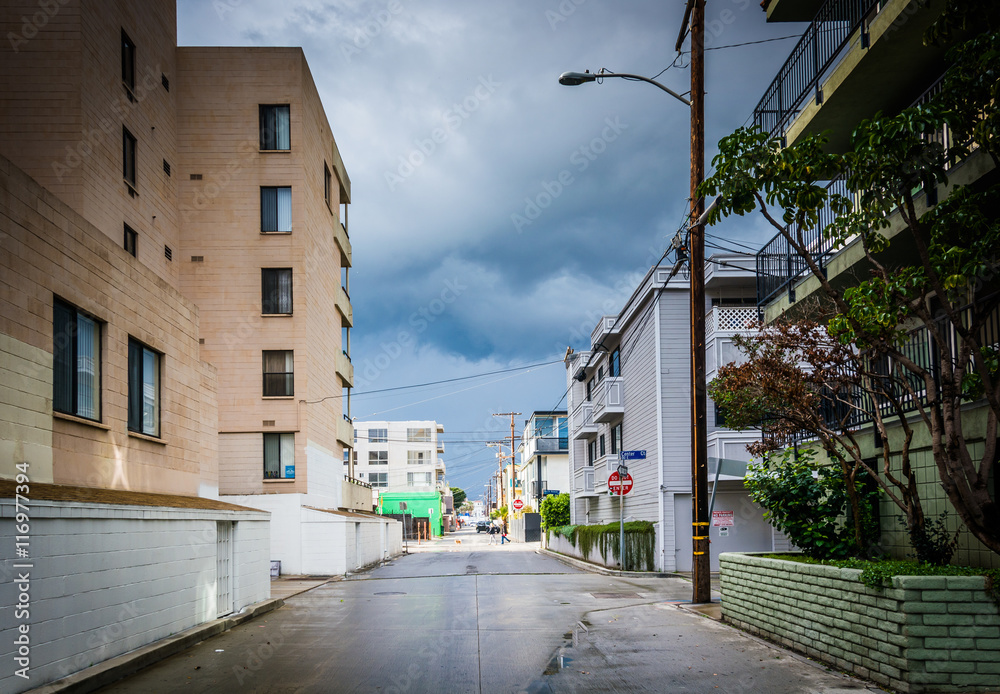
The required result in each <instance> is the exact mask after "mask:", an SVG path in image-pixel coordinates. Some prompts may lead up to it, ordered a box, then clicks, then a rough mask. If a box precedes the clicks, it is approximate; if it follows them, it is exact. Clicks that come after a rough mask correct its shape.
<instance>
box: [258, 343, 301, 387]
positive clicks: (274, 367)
mask: <svg viewBox="0 0 1000 694" xmlns="http://www.w3.org/2000/svg"><path fill="white" fill-rule="evenodd" d="M292 354H293V353H292V350H290V349H288V350H265V351H264V397H289V396H292V395H295V373H294V369H293V367H292V363H293V358H292Z"/></svg>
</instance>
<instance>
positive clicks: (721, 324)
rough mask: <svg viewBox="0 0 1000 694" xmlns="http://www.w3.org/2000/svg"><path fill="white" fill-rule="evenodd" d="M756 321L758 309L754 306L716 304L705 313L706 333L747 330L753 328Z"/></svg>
mask: <svg viewBox="0 0 1000 694" xmlns="http://www.w3.org/2000/svg"><path fill="white" fill-rule="evenodd" d="M756 321H757V309H756V308H754V307H752V306H738V307H734V308H728V307H725V306H716V307H715V308H713V309H712V310H711V311H709V312H708V313H707V314H706V315H705V335H706V336H708V335H711V334H712V333H715V332H731V333H735V332H745V331H748V330H751V329H752V327H753V324H754V323H755V322H756ZM706 339H707V337H706Z"/></svg>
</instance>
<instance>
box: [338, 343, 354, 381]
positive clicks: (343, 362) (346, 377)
mask: <svg viewBox="0 0 1000 694" xmlns="http://www.w3.org/2000/svg"><path fill="white" fill-rule="evenodd" d="M334 362H335V368H336V369H337V375H338V376H340V380H341V381H342V382H343V384H344V388H353V387H354V365H353V364H351V355H349V354H348V353H347V352H345V351H343V350H341V351H340V352H339V353H338V354H336V355H335V356H334Z"/></svg>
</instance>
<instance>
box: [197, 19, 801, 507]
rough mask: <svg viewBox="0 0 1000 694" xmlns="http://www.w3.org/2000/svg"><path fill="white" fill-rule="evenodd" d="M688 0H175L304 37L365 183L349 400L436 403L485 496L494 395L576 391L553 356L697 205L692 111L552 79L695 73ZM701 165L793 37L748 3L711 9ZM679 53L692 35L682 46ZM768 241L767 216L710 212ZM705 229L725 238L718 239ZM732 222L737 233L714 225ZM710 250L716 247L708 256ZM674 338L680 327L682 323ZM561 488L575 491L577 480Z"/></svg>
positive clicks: (239, 38) (550, 404) (498, 405)
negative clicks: (684, 24)
mask: <svg viewBox="0 0 1000 694" xmlns="http://www.w3.org/2000/svg"><path fill="white" fill-rule="evenodd" d="M683 7H684V2H683V0H670V1H669V2H664V1H663V0H635V1H625V2H608V1H606V0H605V1H604V2H599V1H598V0H561V1H560V0H505V1H503V2H497V1H494V2H474V1H468V0H467V1H465V2H454V0H420V1H418V0H375V1H373V2H368V1H366V0H332V1H326V2H322V1H319V0H313V1H299V0H286V2H284V3H274V2H270V1H266V0H212V1H209V0H179V2H178V18H177V19H178V22H177V24H178V41H179V43H180V44H181V45H222V46H228V45H235V46H301V47H302V48H303V49H304V51H305V55H306V58H307V59H308V61H309V66H310V69H311V70H312V75H313V79H314V80H315V81H316V85H317V87H318V89H319V94H320V96H321V98H322V100H323V105H324V107H325V109H326V113H327V117H328V119H329V121H330V125H331V127H332V129H333V133H334V137H335V138H336V140H337V144H338V146H339V148H340V152H341V154H342V155H343V159H344V163H345V165H346V167H347V171H348V174H349V175H350V177H351V182H352V200H353V204H352V205H351V207H350V211H349V231H350V236H351V243H352V245H353V254H354V255H353V258H354V268H353V269H352V270H351V302H352V304H353V307H354V317H355V328H354V330H353V332H352V350H351V351H352V359H353V363H354V366H355V377H356V379H357V383H356V389H355V393H356V395H355V396H354V398H353V402H352V414H353V415H354V416H355V417H356V418H357V420H358V421H364V420H366V419H433V420H437V421H438V422H440V423H442V424H443V425H444V427H445V430H446V432H447V434H446V441H447V443H446V454H445V456H444V459H445V462H446V464H447V469H448V480H449V482H450V484H451V485H452V486H458V487H462V488H464V489H466V491H467V492H468V494H469V496H470V497H472V498H477V497H479V496H480V495H481V493H482V492H483V485H485V483H486V480H487V478H488V476H489V474H490V473H491V472H492V471H494V470H495V469H496V457H495V451H494V450H493V449H489V448H486V447H485V446H484V445H483V443H482V441H484V440H486V439H495V438H497V437H499V436H500V435H501V433H502V432H503V431H504V430H506V431H507V432H508V434H509V422H508V421H507V420H504V421H501V418H497V417H493V416H492V415H493V414H494V413H497V412H509V411H514V412H521V413H522V415H521V416H519V417H518V418H517V430H518V435H520V430H521V428H522V426H523V422H524V420H525V419H527V417H528V416H529V415H530V413H531V412H532V411H533V410H548V409H553V408H554V407H556V406H560V407H565V401H564V400H562V399H561V396H562V395H563V393H564V392H565V389H566V375H565V370H564V368H563V366H562V364H561V363H557V364H550V365H548V366H542V367H538V368H537V369H532V370H527V371H524V370H521V371H512V372H509V373H500V374H495V375H492V376H487V377H483V378H479V379H474V380H463V381H456V382H453V383H447V384H441V385H438V386H433V387H423V388H411V389H404V390H397V391H390V392H388V393H381V394H372V395H368V396H365V395H364V392H365V391H373V390H381V389H388V388H395V387H398V386H405V385H410V384H418V383H426V382H429V381H438V380H444V379H454V378H460V377H464V376H469V375H474V374H480V373H486V372H491V371H500V370H504V369H509V368H512V367H518V366H522V365H528V364H535V363H542V362H552V361H557V360H560V359H561V358H562V356H563V354H564V353H565V350H566V347H567V346H572V347H573V348H574V349H576V350H580V349H586V348H587V347H588V346H589V345H588V342H589V335H590V331H591V330H592V329H593V327H594V326H595V325H596V322H597V319H598V317H599V316H600V315H601V314H604V313H617V311H618V309H619V308H620V307H621V305H622V303H623V302H624V300H625V299H627V298H628V295H629V294H630V293H631V292H632V290H633V289H634V287H635V285H636V283H637V282H638V280H639V279H640V278H641V277H642V275H643V274H644V273H645V271H646V270H647V269H648V268H649V266H650V265H651V264H652V263H653V262H654V261H656V259H657V258H658V257H659V256H660V254H661V253H662V252H663V250H664V249H665V247H666V244H667V243H668V239H669V237H671V236H673V234H674V232H675V231H676V230H677V229H678V227H679V226H680V225H681V223H682V220H683V217H684V215H685V212H686V209H687V204H688V201H687V196H688V187H689V184H688V181H689V161H690V159H689V154H688V147H689V127H690V125H689V114H688V110H687V108H686V107H685V106H684V105H683V104H682V103H680V102H679V101H676V100H675V99H673V98H672V97H670V96H669V95H667V94H666V93H664V92H662V91H660V90H658V89H656V88H655V87H653V86H652V85H648V84H643V83H636V82H627V81H625V80H621V79H609V80H606V81H605V82H604V83H603V84H601V85H597V84H586V85H582V86H578V87H564V86H561V85H559V83H558V81H557V78H558V76H559V75H560V74H561V73H562V72H564V71H567V70H573V71H583V70H586V69H589V70H591V71H592V72H593V71H596V70H598V69H600V68H607V69H608V70H611V71H614V72H628V73H634V74H640V75H645V76H649V77H652V76H654V75H657V74H658V73H660V72H661V71H663V70H664V69H666V68H669V69H667V70H666V72H663V74H662V75H660V76H659V77H658V78H657V79H658V80H659V81H661V82H662V83H664V84H665V85H667V86H668V87H670V88H672V89H673V90H674V91H676V92H681V93H683V92H687V91H688V89H689V81H690V72H689V70H688V69H687V65H688V63H689V60H688V56H687V55H682V56H680V57H679V58H678V56H677V55H676V53H675V52H674V45H675V43H676V39H677V33H678V29H679V27H680V23H681V21H682V19H683ZM706 20H707V21H706V28H707V41H706V46H707V47H708V48H710V49H712V48H717V50H709V51H707V53H706V91H707V92H708V94H707V97H706V142H707V146H708V152H707V155H706V162H710V161H711V157H712V155H713V154H714V149H715V147H714V145H715V142H717V141H718V140H719V138H720V137H722V136H723V135H725V134H728V133H730V132H732V131H733V130H735V129H736V128H738V127H740V126H741V125H743V124H744V123H745V122H746V121H747V118H748V116H749V115H750V114H751V112H752V110H753V107H754V105H755V104H756V103H757V101H758V100H759V98H760V96H761V94H762V93H763V91H764V90H765V88H766V87H767V86H768V84H769V83H770V82H771V80H772V79H773V78H774V75H775V74H776V72H777V70H778V68H779V67H780V66H781V64H782V63H783V62H784V60H785V59H786V57H787V55H788V53H789V51H790V50H791V48H792V47H793V46H794V44H795V40H794V39H786V40H778V41H771V42H765V43H757V44H751V45H744V46H740V47H732V48H723V47H724V46H732V45H733V44H741V43H746V42H751V41H761V40H763V39H769V38H777V37H783V36H788V35H792V34H796V33H797V32H798V31H801V26H800V25H788V24H784V25H782V24H777V25H767V24H765V22H764V13H763V11H762V10H761V9H760V7H759V5H758V3H757V2H756V1H755V0H713V1H712V2H709V3H708V7H707V10H706ZM685 50H686V47H685ZM710 233H711V234H712V235H713V237H714V239H715V242H716V243H718V244H720V245H722V246H734V245H735V243H734V242H738V243H742V244H749V245H751V246H754V247H757V246H759V245H761V244H762V243H763V242H764V241H766V240H767V239H768V238H770V236H771V235H772V234H770V233H769V232H768V231H767V230H766V229H765V228H764V226H763V224H762V223H760V222H759V221H758V220H757V219H756V218H755V217H749V218H746V219H742V220H736V221H732V222H726V223H724V224H722V225H719V226H716V227H714V228H713V229H711V230H710ZM710 238H712V237H710ZM723 238H724V239H728V241H722V240H720V239H723ZM713 250H714V249H713V248H711V247H710V248H708V249H707V252H708V253H709V254H711V253H712V252H713ZM678 339H685V340H686V339H687V337H685V336H678ZM562 491H568V490H562Z"/></svg>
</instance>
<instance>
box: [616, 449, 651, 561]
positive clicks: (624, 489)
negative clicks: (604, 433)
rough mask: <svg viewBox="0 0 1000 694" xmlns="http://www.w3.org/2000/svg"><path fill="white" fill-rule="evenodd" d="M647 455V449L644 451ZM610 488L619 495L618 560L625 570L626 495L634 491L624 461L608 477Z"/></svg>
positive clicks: (630, 476)
mask: <svg viewBox="0 0 1000 694" xmlns="http://www.w3.org/2000/svg"><path fill="white" fill-rule="evenodd" d="M642 453H643V455H645V453H646V452H645V451H642ZM608 490H609V491H610V492H611V493H612V494H617V495H618V561H619V562H620V563H621V567H622V571H624V570H625V495H626V494H628V493H629V492H630V491H632V475H630V474H628V466H627V465H625V464H624V463H621V464H619V465H618V469H617V470H616V471H615V472H612V473H611V475H610V476H609V477H608Z"/></svg>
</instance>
